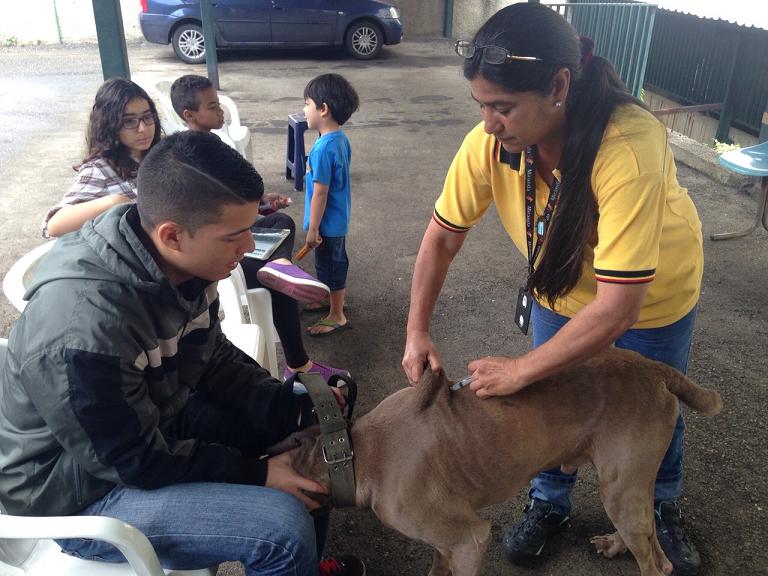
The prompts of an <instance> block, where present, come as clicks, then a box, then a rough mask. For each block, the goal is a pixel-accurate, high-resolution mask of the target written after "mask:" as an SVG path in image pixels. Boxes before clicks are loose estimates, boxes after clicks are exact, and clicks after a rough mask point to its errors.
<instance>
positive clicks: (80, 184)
mask: <svg viewBox="0 0 768 576" xmlns="http://www.w3.org/2000/svg"><path fill="white" fill-rule="evenodd" d="M111 194H122V195H124V196H126V197H127V198H130V199H132V200H135V199H136V176H135V175H134V177H133V178H131V179H130V180H123V179H122V178H120V176H118V175H117V172H115V170H114V168H112V166H110V165H109V162H107V161H106V160H105V159H104V158H94V159H93V160H90V161H88V162H86V163H85V164H83V165H82V166H80V169H79V170H78V172H77V178H75V182H74V184H72V187H71V188H70V189H69V191H68V192H67V193H66V194H65V195H64V198H62V199H61V201H60V202H59V203H58V204H56V205H55V206H54V207H53V208H51V209H50V210H48V214H46V216H45V220H44V221H43V237H45V238H49V236H48V221H49V220H50V219H51V218H52V217H53V215H54V214H56V212H58V211H59V210H61V209H62V208H63V207H64V206H72V205H74V204H80V203H82V202H88V201H89V200H96V199H97V198H102V197H103V196H109V195H111Z"/></svg>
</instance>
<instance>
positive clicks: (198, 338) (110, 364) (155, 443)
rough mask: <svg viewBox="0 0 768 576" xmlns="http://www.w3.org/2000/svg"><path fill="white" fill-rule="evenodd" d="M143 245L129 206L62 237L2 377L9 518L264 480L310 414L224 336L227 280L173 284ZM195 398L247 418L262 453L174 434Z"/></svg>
mask: <svg viewBox="0 0 768 576" xmlns="http://www.w3.org/2000/svg"><path fill="white" fill-rule="evenodd" d="M141 238H144V239H145V241H148V240H146V236H145V235H144V234H143V233H142V232H140V227H139V224H138V214H137V211H136V208H135V206H129V205H123V206H118V207H116V208H114V209H112V210H110V211H108V212H106V213H105V214H103V215H102V216H100V217H99V218H97V219H96V220H94V221H89V222H87V223H86V224H85V225H84V226H83V228H82V229H81V230H80V231H79V232H76V233H72V234H67V235H65V236H63V237H62V238H60V239H59V240H58V241H57V242H56V245H55V246H54V247H53V248H52V250H51V251H50V253H49V254H48V255H47V256H46V257H45V259H44V260H43V261H42V262H41V263H40V266H39V268H38V270H37V272H36V273H35V278H34V284H33V286H31V287H30V289H29V291H28V293H27V295H26V298H27V299H28V300H29V304H28V306H27V307H26V309H25V310H24V312H23V314H22V315H21V318H20V319H19V321H18V322H17V323H16V325H15V327H14V329H13V331H12V333H11V336H10V339H9V349H8V358H7V362H6V366H5V369H4V370H3V372H2V374H0V503H2V505H3V506H4V507H5V508H6V510H7V511H8V512H9V513H11V514H27V515H38V514H39V515H60V514H72V513H74V512H77V511H79V510H81V509H82V508H84V507H85V506H87V505H88V504H90V503H91V502H93V501H95V500H97V499H99V498H100V497H102V496H104V495H105V494H106V493H107V492H108V491H109V490H111V489H112V488H113V487H114V486H115V485H127V486H132V487H138V488H143V489H152V488H158V487H161V486H166V485H170V484H177V483H181V482H240V483H253V484H259V483H263V482H264V479H265V475H266V465H265V463H264V461H263V460H261V461H259V460H258V459H256V456H257V455H258V453H259V452H260V451H261V450H263V449H264V448H266V446H267V445H269V444H271V443H272V442H274V441H275V440H276V439H279V438H282V437H284V436H286V435H288V434H289V433H291V432H292V431H294V430H295V428H296V422H297V421H298V419H299V413H300V411H301V410H302V409H306V407H305V406H303V405H300V404H299V401H298V400H297V397H296V396H294V395H293V394H292V393H291V391H290V389H289V387H287V386H284V385H282V384H280V383H279V382H278V381H277V380H275V379H273V378H271V377H270V375H269V374H268V373H267V372H266V371H265V370H264V369H262V368H261V367H260V366H258V365H257V364H256V363H255V362H254V361H253V360H252V359H251V358H250V357H248V356H247V355H246V354H244V353H243V352H241V351H240V350H238V349H237V348H235V347H234V346H233V345H232V344H230V343H229V341H228V340H227V339H226V338H225V337H224V336H223V335H222V333H221V328H220V324H219V316H218V312H219V301H218V298H217V291H216V284H215V283H209V282H204V281H202V280H199V279H195V280H192V281H189V282H186V283H184V284H183V285H181V286H179V287H176V286H174V285H172V284H171V283H170V282H169V281H168V279H167V278H166V277H165V276H164V274H163V273H162V272H161V271H160V268H159V267H158V266H157V264H156V263H155V261H154V259H153V258H152V256H151V255H150V253H149V252H148V251H147V249H146V248H145V246H144V244H143V243H142V240H141ZM192 393H196V394H202V395H204V398H206V399H208V400H210V401H211V402H213V403H215V404H216V405H217V406H219V407H221V408H222V409H224V410H226V411H231V413H232V414H233V417H236V416H237V417H240V416H244V417H246V418H247V419H248V421H249V422H250V423H251V425H252V426H254V427H255V429H256V431H257V434H255V436H254V439H253V442H252V445H251V446H249V447H248V449H247V450H245V449H244V450H243V451H241V450H239V449H236V448H233V447H229V446H225V445H223V444H217V443H210V442H204V441H201V440H198V439H194V438H193V439H177V438H173V437H172V436H171V435H169V433H168V430H169V429H170V426H169V425H170V423H171V422H172V420H173V419H174V418H175V417H176V416H177V415H178V414H179V413H180V412H181V411H182V410H183V409H184V407H185V406H186V404H187V402H188V400H189V398H190V394H192ZM241 448H242V447H241Z"/></svg>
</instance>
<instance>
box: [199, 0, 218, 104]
mask: <svg viewBox="0 0 768 576" xmlns="http://www.w3.org/2000/svg"><path fill="white" fill-rule="evenodd" d="M200 14H201V16H202V17H203V40H204V42H205V66H206V68H207V70H208V80H210V81H211V84H213V87H214V88H216V90H218V89H219V88H220V86H219V57H218V55H217V54H216V33H215V32H214V30H213V7H212V5H211V0H200Z"/></svg>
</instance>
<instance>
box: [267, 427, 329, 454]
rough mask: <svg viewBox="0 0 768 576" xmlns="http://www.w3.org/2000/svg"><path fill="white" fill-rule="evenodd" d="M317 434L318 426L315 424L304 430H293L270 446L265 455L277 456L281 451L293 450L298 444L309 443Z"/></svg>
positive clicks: (318, 432)
mask: <svg viewBox="0 0 768 576" xmlns="http://www.w3.org/2000/svg"><path fill="white" fill-rule="evenodd" d="M318 434H320V426H317V425H315V426H311V427H309V428H305V429H304V430H300V431H298V432H294V433H293V434H291V435H290V436H288V437H287V438H284V439H283V440H281V441H280V442H278V443H277V444H273V445H272V446H270V447H269V448H268V449H267V455H268V456H277V455H278V454H282V453H283V452H288V450H293V449H294V448H299V447H300V446H305V445H308V444H311V443H312V442H314V440H315V438H317V436H318Z"/></svg>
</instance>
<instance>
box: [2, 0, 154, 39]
mask: <svg viewBox="0 0 768 576" xmlns="http://www.w3.org/2000/svg"><path fill="white" fill-rule="evenodd" d="M3 4H5V2H4V3H3ZM8 4H11V6H6V5H4V6H3V8H2V10H3V17H2V18H0V45H7V44H10V43H18V44H37V43H46V44H48V43H56V42H58V41H59V36H61V41H62V42H82V41H96V24H95V23H94V19H93V3H92V0H24V2H13V3H10V2H8ZM120 8H121V12H122V15H123V27H124V28H125V37H126V38H127V39H134V38H141V30H140V29H139V16H138V15H139V10H140V9H141V5H140V4H139V0H120ZM57 14H58V31H57V25H56V16H57Z"/></svg>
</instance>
